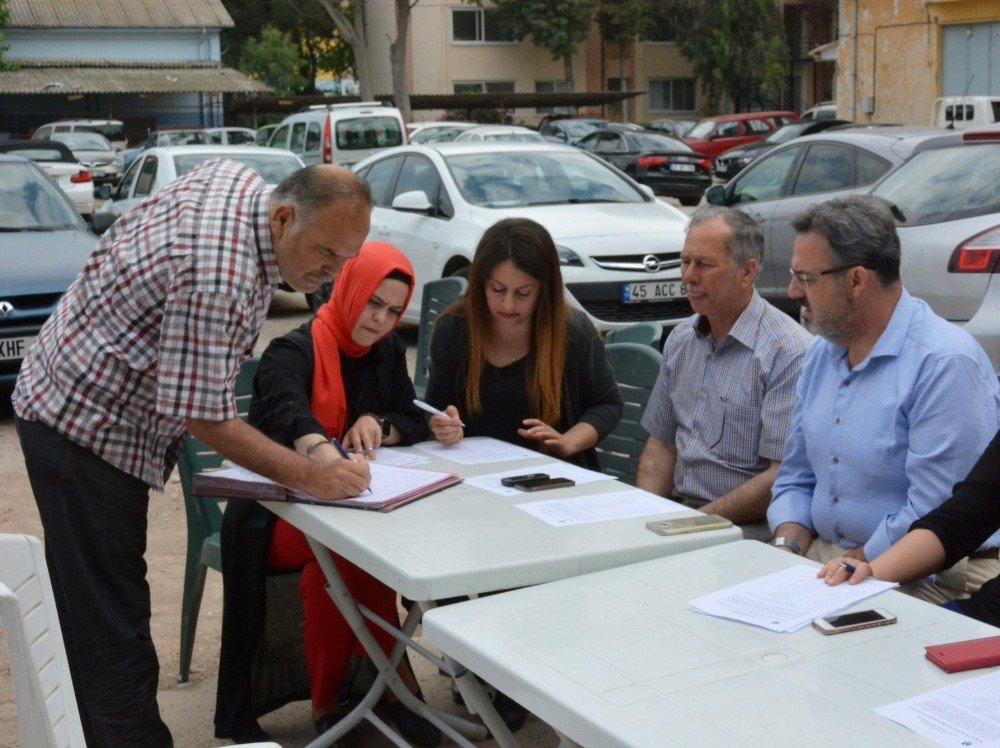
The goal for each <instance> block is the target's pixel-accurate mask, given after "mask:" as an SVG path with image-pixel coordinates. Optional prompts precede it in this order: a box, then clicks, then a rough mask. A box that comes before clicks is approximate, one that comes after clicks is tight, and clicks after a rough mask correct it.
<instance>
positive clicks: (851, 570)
mask: <svg viewBox="0 0 1000 748" xmlns="http://www.w3.org/2000/svg"><path fill="white" fill-rule="evenodd" d="M837 563H838V564H840V568H842V569H843V570H844V571H846V572H847V573H848V574H853V573H854V572H856V571H857V568H855V567H854V566H852V565H851V564H849V563H847V562H846V561H838V562H837Z"/></svg>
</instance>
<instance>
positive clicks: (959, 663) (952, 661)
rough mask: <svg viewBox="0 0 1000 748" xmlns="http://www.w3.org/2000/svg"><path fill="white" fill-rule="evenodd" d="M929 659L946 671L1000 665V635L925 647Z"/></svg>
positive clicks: (958, 671) (957, 671) (952, 671)
mask: <svg viewBox="0 0 1000 748" xmlns="http://www.w3.org/2000/svg"><path fill="white" fill-rule="evenodd" d="M924 649H925V650H927V652H926V656H927V659H928V660H930V661H931V662H933V663H934V664H935V665H937V666H938V667H939V668H941V669H942V670H944V671H945V672H946V673H960V672H962V671H963V670H976V669H977V668H981V667H992V666H993V665H1000V636H987V637H985V638H983V639H969V640H968V641H964V642H952V643H950V644H933V645H931V646H929V647H924Z"/></svg>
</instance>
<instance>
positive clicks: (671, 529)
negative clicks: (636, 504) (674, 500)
mask: <svg viewBox="0 0 1000 748" xmlns="http://www.w3.org/2000/svg"><path fill="white" fill-rule="evenodd" d="M732 526H733V523H732V522H730V521H729V520H728V519H726V518H725V517H720V516H719V515H717V514H702V515H699V516H697V517H677V518H676V519H654V520H650V521H649V522H647V523H646V529H647V530H651V531H653V532H655V533H656V534H657V535H681V534H683V533H686V532H701V531H702V530H724V529H726V528H727V527H732Z"/></svg>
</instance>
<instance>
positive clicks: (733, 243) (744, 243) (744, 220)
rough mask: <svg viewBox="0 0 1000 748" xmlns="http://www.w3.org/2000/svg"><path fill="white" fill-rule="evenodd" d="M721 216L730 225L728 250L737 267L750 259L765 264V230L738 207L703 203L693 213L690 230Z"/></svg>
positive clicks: (689, 225) (727, 242)
mask: <svg viewBox="0 0 1000 748" xmlns="http://www.w3.org/2000/svg"><path fill="white" fill-rule="evenodd" d="M715 218H721V219H722V220H723V221H725V223H726V225H727V226H728V227H729V239H728V240H727V241H726V251H727V252H728V253H729V256H730V257H732V258H733V263H734V264H735V265H736V267H743V266H744V265H746V264H747V263H748V262H750V260H757V264H758V265H763V264H764V232H763V231H762V230H761V228H760V224H759V223H757V222H756V221H755V220H754V219H753V218H751V217H750V216H749V215H747V214H746V213H744V212H743V211H742V210H737V209H736V208H727V207H725V206H722V205H703V206H702V207H700V208H698V210H696V211H695V212H694V213H693V214H692V215H691V223H690V224H688V231H690V230H691V229H693V228H694V227H695V226H697V225H698V224H700V223H705V222H706V221H711V220H713V219H715Z"/></svg>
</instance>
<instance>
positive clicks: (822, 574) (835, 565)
mask: <svg viewBox="0 0 1000 748" xmlns="http://www.w3.org/2000/svg"><path fill="white" fill-rule="evenodd" d="M845 566H850V567H851V568H853V569H854V571H853V572H851V571H850V570H849V569H845V568H844V567H845ZM816 576H817V577H819V578H820V579H825V580H826V583H827V584H828V585H830V586H831V587H833V586H836V585H838V584H840V583H841V582H843V581H844V580H847V583H848V584H858V583H860V582H863V581H864V580H865V579H867V578H868V577H873V576H874V574H873V573H872V567H871V564H869V563H868V562H867V561H859V560H858V559H856V558H851V557H849V556H841V557H839V558H835V559H832V560H831V561H827V562H826V566H824V567H823V568H822V569H820V570H819V573H817V574H816Z"/></svg>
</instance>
